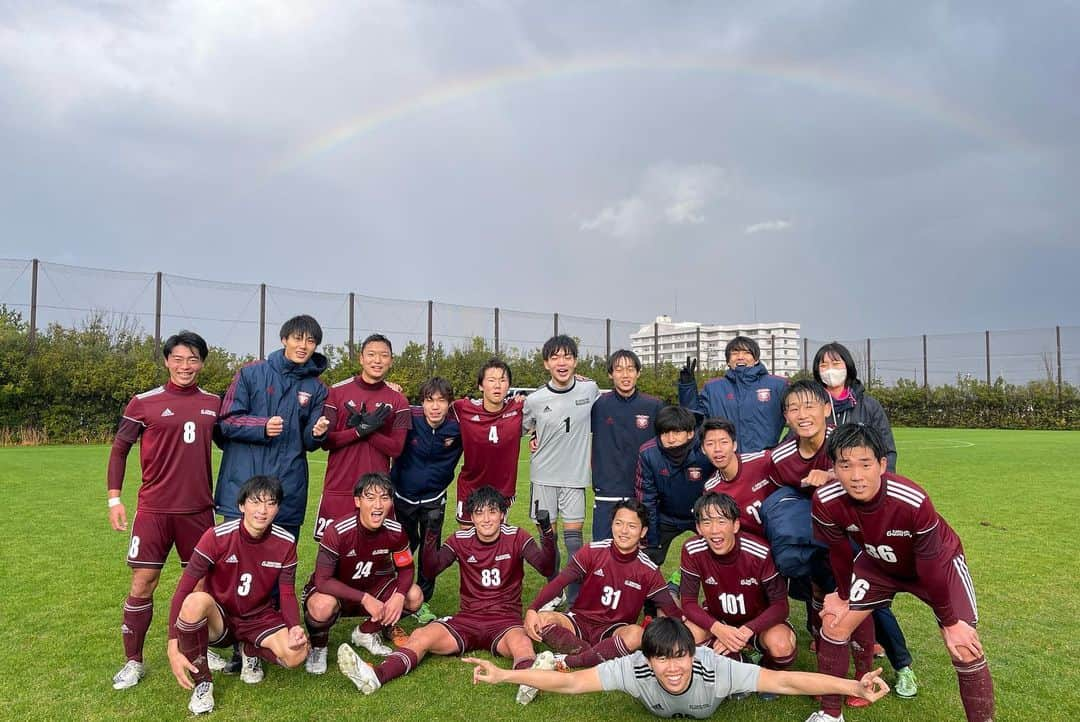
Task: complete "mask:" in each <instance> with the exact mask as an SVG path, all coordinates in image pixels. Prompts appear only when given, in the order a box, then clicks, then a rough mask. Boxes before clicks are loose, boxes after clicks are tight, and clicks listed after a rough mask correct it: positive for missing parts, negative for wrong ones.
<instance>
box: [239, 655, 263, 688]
mask: <svg viewBox="0 0 1080 722" xmlns="http://www.w3.org/2000/svg"><path fill="white" fill-rule="evenodd" d="M264 676H266V673H265V672H263V667H262V660H261V659H259V658H258V657H249V656H247V655H246V654H245V655H244V661H243V662H242V663H241V665H240V681H241V682H243V683H244V684H258V683H259V682H262V681H263V677H264Z"/></svg>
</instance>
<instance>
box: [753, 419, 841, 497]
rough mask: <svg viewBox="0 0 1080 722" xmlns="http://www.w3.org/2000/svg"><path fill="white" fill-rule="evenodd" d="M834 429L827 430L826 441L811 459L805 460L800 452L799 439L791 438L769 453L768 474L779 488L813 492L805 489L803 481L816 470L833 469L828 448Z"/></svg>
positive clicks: (810, 488)
mask: <svg viewBox="0 0 1080 722" xmlns="http://www.w3.org/2000/svg"><path fill="white" fill-rule="evenodd" d="M830 434H832V428H827V429H825V441H824V442H822V444H821V448H819V449H818V450H817V453H815V454H814V455H813V456H811V457H810V458H809V459H805V458H803V455H802V453H801V452H800V451H799V440H798V438H795V437H793V438H790V439H788V440H787V441H785V442H784V443H782V444H780V445H779V446H777V447H776V448H774V449H772V450H770V451H768V452H767V457H768V459H769V464H768V467H767V469H766V472H767V473H768V475H769V478H770V479H772V480H773V483H774V484H776V485H777V486H791V487H794V488H796V489H801V490H803V491H805V492H806V494H807V495H809V494H810V493H811V491H812V490H813V488H812V487H804V486H803V485H802V480H803V479H805V478H806V476H807V475H808V474H809V473H810V472H811V471H814V470H821V471H828V470H829V469H831V468H833V463H832V459H830V458H829V452H828V446H829V435H830Z"/></svg>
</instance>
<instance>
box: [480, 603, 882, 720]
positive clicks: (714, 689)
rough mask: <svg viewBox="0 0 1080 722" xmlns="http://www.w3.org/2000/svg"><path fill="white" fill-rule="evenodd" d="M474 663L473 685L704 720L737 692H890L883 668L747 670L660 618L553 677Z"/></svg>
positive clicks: (874, 696)
mask: <svg viewBox="0 0 1080 722" xmlns="http://www.w3.org/2000/svg"><path fill="white" fill-rule="evenodd" d="M462 661H464V662H467V663H469V664H474V665H476V667H475V669H474V670H473V684H477V683H479V682H487V683H489V684H497V683H500V682H505V683H509V684H527V685H530V686H532V687H536V688H538V689H542V690H545V691H547V692H561V693H563V694H583V693H586V692H610V691H620V692H626V693H627V694H629V695H631V696H632V697H634V698H635V699H637V700H638V701H639V702H641V704H642V705H643V706H644V707H645V708H646V709H647V710H649V712H651V713H652V714H654V715H656V716H657V717H684V718H696V719H705V718H706V717H709V716H710V715H712V713H713V712H715V711H716V708H717V707H718V706H720V703H721V702H723V701H724V700H725V699H726V698H727V697H728V696H730V695H732V694H738V693H749V692H766V693H771V694H793V695H794V694H807V695H813V694H846V695H857V696H859V697H862V698H863V699H865V700H867V701H868V702H875V701H877V700H879V699H881V698H882V697H884V696H885V695H886V694H888V693H889V686H888V685H887V684H885V682H883V681H882V680H881V679H880V678H879V675H880V674H881V670H874V671H872V672H868V673H867V674H865V675H863V677H862V679H860V680H858V681H855V680H848V679H840V678H837V677H830V676H829V675H824V674H815V673H813V672H778V671H776V670H772V669H763V668H761V667H758V666H757V665H754V664H744V663H742V662H736V661H734V660H731V659H728V658H727V657H724V656H723V655H719V654H717V653H716V652H714V651H713V650H712V649H711V648H709V647H697V646H695V644H694V635H693V634H691V632H690V630H689V629H688V628H687V627H686V625H685V624H683V623H682V622H681V621H679V620H678V619H675V618H673V617H661V618H659V619H656V620H654V621H653V622H652V624H650V625H649V626H648V627H647V628H646V629H645V633H644V634H643V635H642V637H641V649H640V650H639V651H637V652H634V653H633V654H631V655H630V656H627V657H620V658H618V659H613V660H611V661H608V662H604V663H602V664H600V665H599V666H596V667H592V668H590V669H581V670H578V671H576V672H554V671H547V670H541V669H513V670H511V669H502V668H500V667H496V666H495V665H494V664H492V663H491V662H489V661H487V660H484V659H476V658H473V657H465V658H464V659H463V660H462Z"/></svg>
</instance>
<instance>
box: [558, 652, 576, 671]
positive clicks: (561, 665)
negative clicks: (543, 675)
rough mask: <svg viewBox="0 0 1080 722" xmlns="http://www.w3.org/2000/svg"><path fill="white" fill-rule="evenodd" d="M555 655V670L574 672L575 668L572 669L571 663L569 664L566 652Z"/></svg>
mask: <svg viewBox="0 0 1080 722" xmlns="http://www.w3.org/2000/svg"><path fill="white" fill-rule="evenodd" d="M553 656H554V658H555V671H556V672H572V671H573V670H571V669H570V665H568V664H567V663H566V655H565V654H556V655H553Z"/></svg>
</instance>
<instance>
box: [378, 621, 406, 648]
mask: <svg viewBox="0 0 1080 722" xmlns="http://www.w3.org/2000/svg"><path fill="white" fill-rule="evenodd" d="M383 636H385V637H387V638H388V639H389V641H390V644H392V645H394V646H395V647H404V646H405V643H406V642H408V641H409V633H408V632H406V631H405V630H404V629H402V628H401V625H400V624H395V625H394V626H392V627H386V628H385V629H383Z"/></svg>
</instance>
